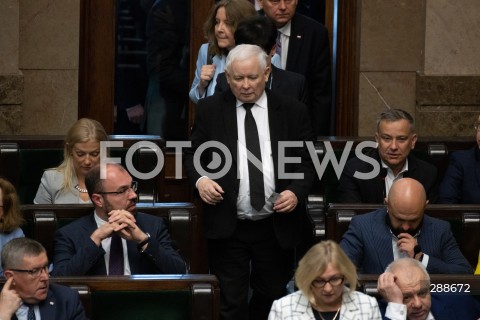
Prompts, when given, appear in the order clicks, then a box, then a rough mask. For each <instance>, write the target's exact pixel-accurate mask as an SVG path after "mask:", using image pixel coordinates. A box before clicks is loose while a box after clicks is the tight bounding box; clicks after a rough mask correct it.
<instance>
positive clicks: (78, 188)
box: [75, 184, 88, 193]
mask: <svg viewBox="0 0 480 320" xmlns="http://www.w3.org/2000/svg"><path fill="white" fill-rule="evenodd" d="M75 189H77V190H78V191H80V192H81V193H88V190H87V189H82V188H80V187H79V186H78V184H77V185H76V186H75Z"/></svg>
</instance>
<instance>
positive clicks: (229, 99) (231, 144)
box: [223, 90, 238, 164]
mask: <svg viewBox="0 0 480 320" xmlns="http://www.w3.org/2000/svg"><path fill="white" fill-rule="evenodd" d="M223 98H224V99H225V107H224V108H223V123H224V125H225V130H224V132H225V135H226V141H227V144H228V146H227V147H228V148H229V149H230V150H231V152H232V158H233V162H234V163H233V164H236V163H237V156H238V152H237V140H238V129H237V108H236V102H237V99H236V98H235V96H234V95H233V94H232V92H231V91H230V90H229V91H227V92H226V93H225V94H224V95H223Z"/></svg>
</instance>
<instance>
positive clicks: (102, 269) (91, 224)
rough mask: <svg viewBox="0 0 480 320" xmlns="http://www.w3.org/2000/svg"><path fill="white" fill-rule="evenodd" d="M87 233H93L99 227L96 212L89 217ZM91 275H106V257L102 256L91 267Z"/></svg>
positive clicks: (85, 226)
mask: <svg viewBox="0 0 480 320" xmlns="http://www.w3.org/2000/svg"><path fill="white" fill-rule="evenodd" d="M84 228H85V231H84V232H85V234H92V233H93V232H94V231H95V230H96V229H97V222H96V221H95V213H92V214H91V215H90V216H89V217H88V221H87V223H86V224H85V225H84ZM89 274H91V275H106V274H107V267H106V266H105V259H104V258H103V257H102V259H100V261H99V262H97V263H96V264H95V265H94V266H93V267H92V269H91V272H90V273H89Z"/></svg>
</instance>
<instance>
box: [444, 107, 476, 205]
mask: <svg viewBox="0 0 480 320" xmlns="http://www.w3.org/2000/svg"><path fill="white" fill-rule="evenodd" d="M474 129H475V131H474V132H475V141H476V145H475V146H474V147H473V148H471V149H469V150H460V151H455V152H452V154H451V156H450V163H449V164H448V167H447V171H446V172H445V175H444V177H443V180H442V182H441V184H440V190H439V203H452V204H455V203H457V204H461V203H464V204H477V203H480V116H479V117H478V118H477V120H476V121H475V126H474Z"/></svg>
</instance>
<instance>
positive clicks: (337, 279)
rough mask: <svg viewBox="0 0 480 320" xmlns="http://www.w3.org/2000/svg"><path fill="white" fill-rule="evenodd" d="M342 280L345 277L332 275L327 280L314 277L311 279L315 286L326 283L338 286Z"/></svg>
mask: <svg viewBox="0 0 480 320" xmlns="http://www.w3.org/2000/svg"><path fill="white" fill-rule="evenodd" d="M343 280H345V277H343V276H342V277H333V278H330V279H328V280H323V279H315V280H313V281H312V286H314V287H315V288H323V287H325V285H326V284H327V283H330V285H331V286H332V287H336V286H339V285H341V284H342V283H343Z"/></svg>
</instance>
